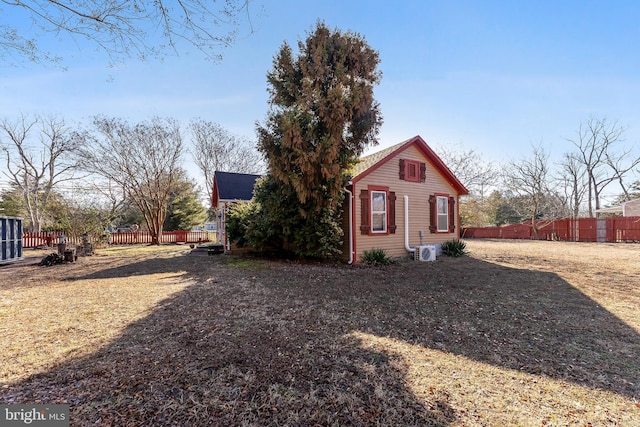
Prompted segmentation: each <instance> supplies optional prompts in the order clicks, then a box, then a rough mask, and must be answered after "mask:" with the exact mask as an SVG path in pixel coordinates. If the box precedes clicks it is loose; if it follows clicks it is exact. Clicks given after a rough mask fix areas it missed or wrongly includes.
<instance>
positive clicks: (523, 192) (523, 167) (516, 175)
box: [503, 146, 552, 238]
mask: <svg viewBox="0 0 640 427" xmlns="http://www.w3.org/2000/svg"><path fill="white" fill-rule="evenodd" d="M503 173H504V182H505V185H506V186H507V188H508V189H509V191H510V192H511V193H512V194H513V195H514V196H515V197H518V198H519V199H520V202H521V203H522V206H523V208H524V210H526V211H527V213H528V216H529V218H531V222H532V227H533V233H534V236H535V237H536V238H537V237H538V226H537V224H536V220H537V219H538V216H539V214H540V213H541V212H542V210H543V208H544V207H545V206H544V205H545V202H547V201H548V200H549V199H550V198H549V196H550V195H551V193H552V192H551V190H550V185H549V155H548V154H547V153H545V151H544V149H543V148H542V147H540V146H538V147H533V154H532V156H531V157H530V158H528V159H524V160H521V161H511V162H509V164H508V167H507V168H505V170H504V172H503Z"/></svg>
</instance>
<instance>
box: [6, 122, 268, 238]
mask: <svg viewBox="0 0 640 427" xmlns="http://www.w3.org/2000/svg"><path fill="white" fill-rule="evenodd" d="M203 129H215V130H216V131H215V132H209V133H208V132H204V131H203ZM185 140H188V141H189V142H185ZM187 152H189V153H191V156H192V159H193V161H194V163H195V164H196V165H197V166H198V167H199V168H200V170H201V172H202V173H203V175H204V176H205V177H210V176H212V175H213V172H214V171H215V170H227V171H239V172H246V173H255V172H259V171H261V170H262V168H263V166H262V160H261V156H260V155H259V154H258V153H257V151H255V149H252V148H251V143H250V142H249V141H246V140H243V139H240V138H238V137H236V136H235V135H232V134H231V133H229V132H227V131H225V130H224V129H223V128H222V127H220V126H219V125H217V124H215V123H211V122H207V121H204V120H202V119H197V120H193V121H191V122H190V123H189V124H188V125H187V126H186V127H185V129H182V128H181V127H180V125H179V124H178V123H177V122H176V121H175V120H172V119H160V118H152V119H151V120H149V121H145V122H140V123H129V122H127V121H125V120H122V119H118V118H107V117H95V118H94V119H93V121H92V123H90V124H89V125H86V126H81V125H78V126H76V127H73V126H70V125H68V124H67V123H66V122H65V121H64V119H62V118H59V117H41V116H26V115H23V116H20V117H19V118H17V119H14V120H10V119H8V118H5V119H2V120H0V155H1V157H0V158H1V159H2V162H3V168H2V172H1V173H2V174H3V177H2V178H3V179H5V180H7V181H8V183H9V186H8V188H5V189H3V190H2V191H1V192H0V215H10V216H21V217H24V218H25V219H26V221H25V229H26V230H29V231H35V232H39V231H44V230H62V231H65V232H69V233H74V234H78V235H80V234H83V233H103V232H104V230H105V229H107V228H109V227H114V228H117V227H123V226H130V225H132V224H137V225H139V226H140V227H141V229H143V230H147V231H149V232H151V234H152V236H156V239H154V242H155V243H157V242H158V240H157V237H158V236H160V235H161V233H162V230H178V229H190V228H192V227H193V226H195V225H201V224H203V223H204V222H205V221H207V219H208V218H207V216H208V211H207V208H208V200H210V197H211V190H210V188H206V190H203V189H202V187H201V186H200V185H198V184H197V183H195V182H193V180H191V179H190V178H189V177H188V174H187V172H186V171H185V169H184V160H185V158H184V157H185V154H186V153H187ZM239 158H242V162H239V161H238V159H239ZM210 185H211V183H210V181H209V179H208V178H207V179H206V183H205V186H206V187H209V186H210Z"/></svg>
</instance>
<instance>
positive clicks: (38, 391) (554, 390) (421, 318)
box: [0, 240, 640, 426]
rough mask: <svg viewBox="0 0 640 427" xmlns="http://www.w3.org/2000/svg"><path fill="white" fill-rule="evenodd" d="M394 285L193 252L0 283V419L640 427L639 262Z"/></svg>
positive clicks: (46, 271)
mask: <svg viewBox="0 0 640 427" xmlns="http://www.w3.org/2000/svg"><path fill="white" fill-rule="evenodd" d="M467 245H468V248H469V250H470V253H469V255H468V256H466V257H461V258H448V257H439V258H438V260H437V261H436V262H430V263H421V262H415V261H409V260H404V261H402V262H399V263H396V264H394V265H391V266H384V267H366V266H346V265H341V264H335V265H334V264H322V263H311V262H309V263H299V262H291V261H281V260H265V259H259V258H254V257H250V256H243V257H241V256H227V255H218V256H206V255H204V256H202V255H199V256H196V255H195V254H189V248H188V247H184V246H163V247H160V248H149V247H137V248H136V247H132V248H114V249H109V250H102V251H99V252H98V253H97V254H96V255H95V256H93V257H86V258H80V259H78V262H76V263H70V264H63V265H56V266H52V267H40V266H38V265H36V262H37V260H38V259H39V257H40V256H42V255H43V254H42V253H36V252H26V253H25V254H26V255H28V256H31V257H30V258H29V259H28V260H27V261H24V262H20V263H15V264H11V265H8V266H0V348H2V352H0V403H2V404H6V403H66V404H69V405H70V408H71V425H74V426H75V425H79V426H89V425H117V426H145V425H148V426H158V425H170V426H190V425H192V426H209V425H211V426H229V425H240V426H242V425H246V426H265V425H287V426H314V425H318V426H325V425H331V426H334V425H335V426H337V425H355V426H359V425H362V426H368V425H383V426H398V425H416V426H425V425H426V426H429V425H431V426H497V425H504V426H543V425H544V426H566V425H575V426H608V425H611V426H613V425H619V426H634V425H640V310H639V307H640V245H635V244H589V243H562V242H538V241H491V240H467Z"/></svg>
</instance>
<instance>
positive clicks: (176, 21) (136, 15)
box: [0, 0, 253, 62]
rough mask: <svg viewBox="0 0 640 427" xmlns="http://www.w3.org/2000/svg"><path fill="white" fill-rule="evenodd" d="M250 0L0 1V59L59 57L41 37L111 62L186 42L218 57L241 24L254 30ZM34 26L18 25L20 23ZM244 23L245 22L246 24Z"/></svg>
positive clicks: (158, 52) (154, 54)
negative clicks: (87, 49)
mask: <svg viewBox="0 0 640 427" xmlns="http://www.w3.org/2000/svg"><path fill="white" fill-rule="evenodd" d="M249 3H250V1H249V0H226V1H207V0H177V1H167V0H139V1H128V0H32V1H22V0H0V58H5V59H6V58H7V57H21V58H27V59H28V60H30V61H34V62H49V61H60V60H61V59H62V58H60V57H59V56H57V55H55V54H52V53H50V52H48V51H43V50H41V44H40V41H39V40H41V38H42V35H44V34H53V35H55V36H56V37H57V38H58V39H60V40H64V38H65V37H70V38H71V39H72V40H73V41H76V42H77V41H79V40H88V41H89V42H90V43H92V44H93V45H94V46H95V47H97V48H98V50H101V51H103V52H106V53H107V54H108V55H109V56H110V58H111V59H112V60H116V61H117V60H122V59H124V58H127V57H131V56H137V57H139V58H143V59H144V58H146V57H149V56H152V57H158V58H162V57H164V56H165V55H166V53H167V51H173V52H178V51H179V50H180V47H181V46H180V45H181V44H184V43H186V44H189V45H191V46H192V47H194V48H195V49H197V50H199V51H200V52H201V53H202V54H204V56H205V57H206V58H209V59H213V60H219V59H220V57H221V54H220V51H221V50H222V49H223V48H225V47H227V46H229V45H230V44H232V43H233V42H234V41H235V40H236V39H237V37H238V36H239V34H240V29H241V28H242V27H243V25H248V27H249V29H248V31H247V33H251V32H252V31H253V29H252V24H251V17H250V13H249ZM26 20H28V21H30V22H32V23H33V24H34V25H30V26H20V25H18V24H17V23H18V22H20V21H26ZM245 23H246V24H245Z"/></svg>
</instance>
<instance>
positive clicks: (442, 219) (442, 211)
mask: <svg viewBox="0 0 640 427" xmlns="http://www.w3.org/2000/svg"><path fill="white" fill-rule="evenodd" d="M436 205H437V215H438V220H437V223H438V232H439V233H447V232H449V198H448V197H446V196H437V198H436Z"/></svg>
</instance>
